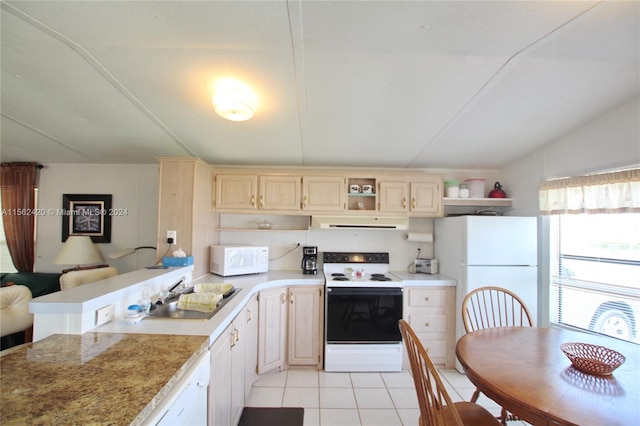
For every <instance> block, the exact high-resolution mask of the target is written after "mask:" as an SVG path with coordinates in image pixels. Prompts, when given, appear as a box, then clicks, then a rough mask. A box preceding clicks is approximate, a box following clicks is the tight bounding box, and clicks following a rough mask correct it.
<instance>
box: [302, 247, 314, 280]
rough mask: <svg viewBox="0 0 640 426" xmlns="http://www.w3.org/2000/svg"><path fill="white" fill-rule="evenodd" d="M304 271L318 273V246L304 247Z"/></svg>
mask: <svg viewBox="0 0 640 426" xmlns="http://www.w3.org/2000/svg"><path fill="white" fill-rule="evenodd" d="M300 267H301V268H302V273H303V274H305V275H316V274H317V273H318V247H302V265H301V266H300Z"/></svg>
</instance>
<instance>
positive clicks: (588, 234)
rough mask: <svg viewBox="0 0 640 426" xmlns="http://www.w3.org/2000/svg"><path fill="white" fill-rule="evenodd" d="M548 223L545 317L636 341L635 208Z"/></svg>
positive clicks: (639, 290) (639, 252)
mask: <svg viewBox="0 0 640 426" xmlns="http://www.w3.org/2000/svg"><path fill="white" fill-rule="evenodd" d="M550 223H551V248H552V250H551V253H552V256H551V265H550V266H551V288H550V303H551V306H550V316H551V322H552V323H555V324H560V325H565V326H571V327H578V328H581V329H585V330H590V331H593V332H596V333H602V334H607V335H610V336H613V337H617V338H620V339H623V340H627V341H631V342H634V343H640V214H639V213H623V214H577V215H576V214H563V215H553V216H551V221H550Z"/></svg>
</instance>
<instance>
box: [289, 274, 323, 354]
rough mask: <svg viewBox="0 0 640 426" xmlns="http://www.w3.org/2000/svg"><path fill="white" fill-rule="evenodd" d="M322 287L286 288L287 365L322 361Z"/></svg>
mask: <svg viewBox="0 0 640 426" xmlns="http://www.w3.org/2000/svg"><path fill="white" fill-rule="evenodd" d="M323 291H324V287H320V286H317V287H291V288H289V324H288V327H289V329H288V337H289V339H288V364H289V365H316V366H321V365H322V358H321V353H322V350H321V348H322V342H321V339H322V322H323V321H322V318H323V312H324V309H323V307H324V303H323Z"/></svg>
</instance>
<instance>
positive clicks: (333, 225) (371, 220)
mask: <svg viewBox="0 0 640 426" xmlns="http://www.w3.org/2000/svg"><path fill="white" fill-rule="evenodd" d="M311 227H312V228H319V229H392V230H393V229H397V230H402V229H408V228H409V218H407V217H373V216H312V217H311Z"/></svg>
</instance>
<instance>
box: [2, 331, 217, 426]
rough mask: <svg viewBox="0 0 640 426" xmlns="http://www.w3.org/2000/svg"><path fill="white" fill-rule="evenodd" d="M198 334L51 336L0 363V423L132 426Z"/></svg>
mask: <svg viewBox="0 0 640 426" xmlns="http://www.w3.org/2000/svg"><path fill="white" fill-rule="evenodd" d="M208 343H209V342H208V338H207V337H206V336H175V335H162V336H159V335H144V334H119V333H93V332H89V333H85V334H82V335H60V334H56V335H52V336H49V337H47V338H45V339H43V340H40V341H38V342H35V343H29V344H26V345H23V346H20V347H18V348H15V350H11V349H9V350H7V351H5V353H3V356H1V357H0V371H2V374H1V375H0V401H1V402H2V404H1V406H0V424H2V425H23V424H50V425H71V424H82V425H86V424H93V425H115V424H118V425H123V424H134V425H136V424H140V423H141V422H142V421H144V419H145V418H146V417H147V416H148V415H149V413H151V411H152V410H153V409H154V408H155V406H156V405H157V404H158V402H160V401H161V400H162V398H163V397H164V396H165V395H166V394H167V393H168V392H169V390H170V389H171V387H172V386H173V385H174V384H175V383H176V381H178V380H179V379H180V378H181V377H182V376H183V374H184V373H185V372H186V371H188V370H189V368H190V367H191V366H192V365H193V363H194V362H195V361H196V360H197V358H198V357H199V356H200V354H202V353H203V352H204V351H205V350H207V349H208Z"/></svg>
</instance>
